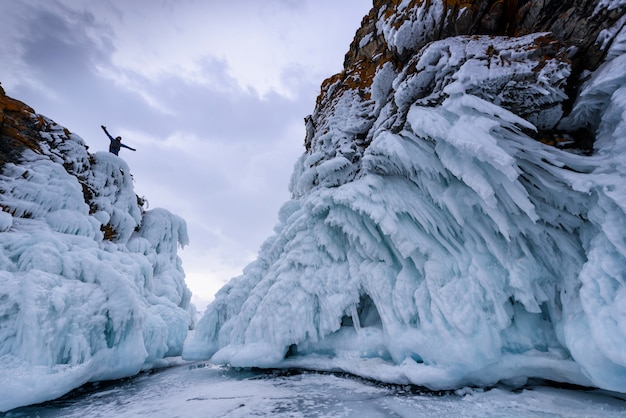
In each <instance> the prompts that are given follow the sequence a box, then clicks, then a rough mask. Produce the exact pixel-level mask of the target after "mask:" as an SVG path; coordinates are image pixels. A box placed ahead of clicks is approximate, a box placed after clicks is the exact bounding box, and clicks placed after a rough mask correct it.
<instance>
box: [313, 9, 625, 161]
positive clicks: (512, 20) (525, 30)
mask: <svg viewBox="0 0 626 418" xmlns="http://www.w3.org/2000/svg"><path fill="white" fill-rule="evenodd" d="M598 4H599V1H598V0H579V1H571V0H570V1H563V0H470V1H456V0H412V1H410V2H409V3H408V4H406V2H403V1H400V0H387V1H383V0H374V4H373V8H372V9H371V10H370V12H369V14H368V15H367V16H366V17H365V18H364V19H363V21H362V24H361V27H360V28H359V29H358V31H357V32H356V35H355V38H354V40H353V42H352V44H351V46H350V50H349V51H348V53H347V54H346V56H345V60H344V70H343V71H342V72H341V73H339V74H336V75H334V76H332V77H330V78H328V79H327V80H325V81H324V82H323V84H322V87H321V93H320V95H319V96H318V100H317V106H316V109H315V112H314V114H313V115H312V116H311V118H309V119H308V120H307V128H308V129H307V137H306V139H305V146H306V147H307V150H310V149H311V147H312V146H314V144H313V142H315V141H314V140H313V138H312V135H311V134H312V133H314V132H316V130H319V129H320V128H321V129H324V128H323V126H324V124H325V123H324V120H323V119H324V118H326V117H327V116H326V115H330V114H332V113H333V109H334V107H335V106H336V103H337V100H338V98H339V97H340V96H341V95H343V94H344V93H345V92H346V91H348V90H350V91H353V92H354V97H355V99H356V100H361V101H362V102H366V101H368V100H370V94H371V85H372V82H373V80H374V76H375V75H376V73H377V71H379V70H380V69H381V68H382V67H383V66H384V65H386V64H387V65H391V66H392V67H393V69H394V70H395V72H396V73H400V72H401V71H404V70H406V67H407V65H408V64H410V62H411V59H412V58H413V57H414V56H415V55H416V54H418V53H420V51H421V50H422V49H423V48H424V47H425V46H426V45H428V44H429V43H431V42H433V41H437V40H441V39H446V38H450V37H454V36H459V35H466V36H481V35H487V36H507V37H520V36H524V35H528V34H533V33H542V32H546V33H549V34H548V35H546V36H545V37H544V38H541V39H542V41H541V42H539V44H537V49H536V55H537V66H538V68H541V66H542V65H544V64H545V62H546V61H548V60H555V59H556V60H559V61H561V62H564V63H567V65H568V66H569V67H570V68H571V74H570V76H569V79H568V81H567V86H565V87H564V90H565V91H566V92H567V95H568V98H567V99H565V100H564V101H563V110H564V111H565V114H567V112H568V111H569V110H570V109H571V104H572V103H573V100H574V99H575V95H576V92H577V91H578V88H579V86H580V84H581V82H582V81H581V74H582V73H583V71H585V70H594V69H596V68H597V67H598V65H599V64H600V63H601V62H602V60H603V57H604V55H605V53H606V51H607V50H608V47H609V46H610V42H608V43H605V44H604V45H602V46H601V45H599V42H598V39H599V35H600V33H601V32H602V31H603V30H605V29H607V28H611V27H614V26H615V25H616V24H617V23H618V21H619V20H620V18H621V17H622V16H623V15H624V12H625V10H624V9H625V8H624V7H621V8H616V9H613V10H609V9H608V8H599V7H598ZM398 39H401V42H400V41H398ZM358 136H361V137H365V136H366V133H365V132H361V133H357V137H358ZM357 140H358V138H357ZM360 142H361V143H363V144H364V145H365V146H366V145H367V140H365V139H363V138H362V139H361V140H360Z"/></svg>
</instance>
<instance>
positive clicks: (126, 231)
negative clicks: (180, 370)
mask: <svg viewBox="0 0 626 418" xmlns="http://www.w3.org/2000/svg"><path fill="white" fill-rule="evenodd" d="M0 168H1V172H0V209H1V210H0V388H1V389H0V411H6V410H8V409H11V408H14V407H17V406H21V405H26V404H32V403H36V402H41V401H44V400H48V399H53V398H56V397H58V396H61V395H63V394H65V393H66V392H68V391H70V390H72V389H74V388H76V387H78V386H80V385H82V384H84V383H86V382H88V381H95V380H106V379H115V378H120V377H125V376H130V375H133V374H136V373H137V372H139V371H140V370H141V369H142V368H150V367H152V366H153V365H155V364H157V363H158V362H159V361H162V359H163V358H164V357H165V356H169V355H180V353H181V351H182V346H183V342H184V340H185V337H186V335H187V331H188V329H189V326H190V324H191V321H192V309H193V308H192V307H191V306H190V304H189V299H190V296H191V293H190V291H189V289H188V288H187V286H186V285H185V282H184V272H183V269H182V265H181V262H180V259H179V257H178V256H177V249H178V246H179V245H185V244H187V240H188V239H187V231H186V225H185V222H184V220H182V219H181V218H179V217H177V216H175V215H173V214H171V213H169V212H168V211H166V210H163V209H153V210H149V211H146V210H144V208H143V201H142V199H139V198H138V197H137V196H136V195H135V193H134V191H133V179H132V177H131V173H130V169H129V167H128V166H127V165H126V163H125V162H124V161H123V160H122V159H120V158H118V157H117V156H115V155H113V154H109V153H95V154H91V153H89V152H88V151H87V147H86V146H85V143H84V141H83V140H82V139H81V138H80V137H78V136H77V135H75V134H72V133H70V132H69V131H68V130H67V129H65V128H63V127H62V126H59V125H57V124H56V123H55V122H53V121H52V120H50V119H48V118H46V117H44V116H42V115H38V114H36V113H35V112H34V111H33V110H32V109H31V108H29V107H28V106H26V105H25V104H23V103H21V102H19V101H17V100H14V99H12V98H10V97H7V96H6V95H5V92H4V91H3V90H2V88H0Z"/></svg>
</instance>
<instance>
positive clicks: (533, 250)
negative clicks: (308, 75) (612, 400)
mask: <svg viewBox="0 0 626 418" xmlns="http://www.w3.org/2000/svg"><path fill="white" fill-rule="evenodd" d="M625 10H626V5H625V4H624V2H619V1H583V2H577V3H576V4H575V5H572V4H571V2H561V1H553V0H549V1H546V2H502V1H476V2H474V1H472V2H446V1H442V0H435V1H424V2H422V1H417V2H408V1H391V2H389V1H388V2H383V1H375V2H374V8H373V9H372V11H371V12H370V14H369V15H368V16H367V17H366V19H364V21H363V26H362V27H361V29H359V31H358V32H357V36H356V37H355V41H354V42H353V44H352V48H351V50H350V52H349V53H348V55H347V56H346V64H345V69H344V71H343V72H342V73H341V74H338V75H336V76H334V77H331V78H330V79H328V80H326V81H325V82H324V84H323V85H322V91H321V93H320V96H319V98H318V102H317V107H316V109H315V112H314V113H313V114H312V115H311V116H309V117H308V118H307V119H306V127H307V136H306V138H305V146H306V152H305V153H304V154H303V155H302V156H301V158H300V159H299V160H298V162H297V164H296V168H295V170H294V173H293V177H292V181H291V191H292V194H293V198H292V200H290V201H288V202H286V203H285V204H284V206H283V207H282V209H281V211H280V214H279V224H278V226H277V227H276V233H275V235H274V236H272V237H270V238H269V239H268V240H267V241H266V242H265V243H264V245H263V246H262V248H261V250H260V252H259V256H258V259H257V260H256V261H254V262H253V263H252V264H250V265H249V266H248V267H247V268H246V269H245V270H244V272H243V274H242V275H241V276H239V277H236V278H234V279H232V280H231V282H230V283H228V284H227V285H226V286H224V288H222V289H221V290H220V292H219V293H218V294H217V295H216V299H215V301H214V302H213V303H212V304H211V305H209V307H208V309H207V311H206V313H205V315H204V317H203V318H202V319H201V320H200V322H199V324H198V327H197V331H196V334H195V336H194V339H193V340H192V341H191V343H189V344H188V345H186V346H185V349H184V354H183V355H184V357H185V358H188V359H211V360H212V361H214V362H218V363H228V364H231V365H234V366H256V367H308V368H312V369H321V370H344V371H347V372H351V373H355V374H358V375H361V376H365V377H368V378H373V379H377V380H382V381H387V382H396V383H413V384H418V385H423V386H427V387H429V388H433V389H444V388H457V387H462V386H466V385H481V386H483V385H492V384H495V383H497V382H499V381H507V382H509V383H511V384H515V385H517V384H523V383H524V382H525V381H526V379H527V378H531V377H532V378H544V379H550V380H554V381H559V382H570V383H575V384H580V385H588V386H596V387H599V388H604V389H609V390H614V391H619V392H626V309H625V307H626V241H625V238H624V237H626V166H625V164H624V161H626V124H625V123H624V120H625V119H626V76H625V75H624V74H625V73H624V68H626V61H625V60H626V55H625V51H626V48H624V39H625V36H626V35H625V34H626V30H625V29H624V20H625V17H624V16H625Z"/></svg>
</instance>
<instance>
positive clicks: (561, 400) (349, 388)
mask: <svg viewBox="0 0 626 418" xmlns="http://www.w3.org/2000/svg"><path fill="white" fill-rule="evenodd" d="M625 414H626V401H624V400H622V399H620V398H616V397H613V396H611V394H609V393H606V392H599V391H596V392H593V391H582V390H567V389H556V388H551V387H546V386H534V387H530V388H528V389H524V390H521V391H517V392H512V391H510V390H508V389H505V388H494V389H491V390H475V389H474V390H473V389H467V388H466V389H463V390H459V391H457V392H456V393H449V394H444V395H440V396H438V395H434V394H428V393H424V392H422V393H419V392H418V391H416V390H414V389H412V388H411V387H408V386H394V385H381V384H378V383H373V382H369V381H366V380H362V379H358V378H355V377H350V376H346V375H334V374H317V373H307V372H304V373H296V374H280V373H278V372H275V371H264V372H263V371H249V370H237V369H232V368H229V367H225V366H215V365H211V364H208V363H192V364H187V365H178V366H176V367H172V368H167V369H162V370H160V371H156V372H154V373H151V374H142V375H140V376H138V377H135V378H132V379H128V380H124V381H118V382H114V383H112V384H111V383H103V384H101V385H100V386H96V387H90V388H82V389H81V390H79V391H77V392H75V393H73V394H71V396H67V397H65V398H62V399H59V400H57V401H54V402H49V403H46V404H43V405H37V406H33V407H26V408H20V409H17V410H13V411H11V412H9V413H8V414H7V415H6V417H7V418H17V417H34V416H37V417H40V418H46V417H87V416H88V417H92V418H96V417H102V418H104V417H116V418H121V417H133V418H134V417H139V416H151V417H181V418H183V417H199V416H204V417H250V416H272V417H333V418H338V417H446V418H447V417H481V418H482V417H498V418H504V417H516V418H517V417H529V418H531V417H544V418H545V417H568V418H577V417H603V418H612V417H623V416H624V415H625Z"/></svg>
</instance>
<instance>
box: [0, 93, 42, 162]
mask: <svg viewBox="0 0 626 418" xmlns="http://www.w3.org/2000/svg"><path fill="white" fill-rule="evenodd" d="M44 124H45V123H44V120H43V118H42V117H41V116H38V115H36V114H35V111H34V110H33V109H32V108H31V107H29V106H27V105H26V104H24V103H22V102H20V101H19V100H15V99H12V98H11V97H8V96H7V95H6V93H5V92H4V89H3V88H2V87H1V86H0V166H1V165H3V164H4V163H6V162H14V161H16V160H17V158H18V157H19V155H20V154H21V153H22V151H23V150H24V149H25V148H30V149H32V150H35V151H39V141H38V138H39V131H41V130H42V128H43V126H44Z"/></svg>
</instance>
